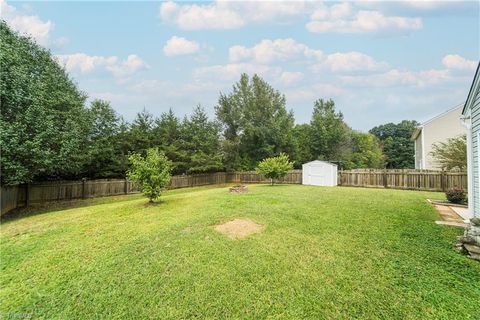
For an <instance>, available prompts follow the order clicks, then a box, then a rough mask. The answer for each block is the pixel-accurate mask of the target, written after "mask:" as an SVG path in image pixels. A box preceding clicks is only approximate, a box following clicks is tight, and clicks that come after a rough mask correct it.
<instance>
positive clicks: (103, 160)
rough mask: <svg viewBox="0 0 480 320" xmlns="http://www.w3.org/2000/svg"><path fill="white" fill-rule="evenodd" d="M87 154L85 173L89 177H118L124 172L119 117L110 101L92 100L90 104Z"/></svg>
mask: <svg viewBox="0 0 480 320" xmlns="http://www.w3.org/2000/svg"><path fill="white" fill-rule="evenodd" d="M88 111H89V118H90V121H91V131H90V133H89V148H88V149H89V156H88V163H87V167H86V173H87V176H88V177H91V178H111V177H119V176H121V175H123V173H124V172H125V170H123V169H124V166H123V165H122V158H123V157H124V156H123V153H122V149H121V144H120V143H118V142H119V141H118V139H119V137H120V135H119V134H120V130H121V128H120V126H121V123H120V118H119V117H118V115H117V113H116V112H115V110H113V108H112V107H111V106H110V103H109V102H107V101H103V100H94V101H93V102H92V104H91V106H90V109H89V110H88Z"/></svg>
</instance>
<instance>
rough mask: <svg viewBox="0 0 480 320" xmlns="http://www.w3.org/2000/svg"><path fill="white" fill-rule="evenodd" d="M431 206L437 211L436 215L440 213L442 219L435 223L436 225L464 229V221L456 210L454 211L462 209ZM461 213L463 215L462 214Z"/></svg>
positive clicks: (436, 204)
mask: <svg viewBox="0 0 480 320" xmlns="http://www.w3.org/2000/svg"><path fill="white" fill-rule="evenodd" d="M432 205H433V207H434V208H435V209H437V211H438V213H440V217H441V218H442V220H439V221H435V223H436V224H439V225H445V226H451V227H458V228H465V227H466V226H467V224H466V223H465V221H464V220H465V219H464V218H463V217H462V216H461V215H459V214H458V213H457V212H456V210H454V209H464V208H460V207H452V206H447V205H441V204H438V203H432ZM462 213H463V214H464V212H462ZM467 214H468V210H467Z"/></svg>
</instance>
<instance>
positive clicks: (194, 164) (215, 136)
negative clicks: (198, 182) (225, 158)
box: [183, 106, 223, 173]
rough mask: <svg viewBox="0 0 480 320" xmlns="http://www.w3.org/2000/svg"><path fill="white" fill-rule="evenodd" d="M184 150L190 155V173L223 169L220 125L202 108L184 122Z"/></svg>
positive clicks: (198, 107)
mask: <svg viewBox="0 0 480 320" xmlns="http://www.w3.org/2000/svg"><path fill="white" fill-rule="evenodd" d="M183 148H184V151H185V152H186V154H187V155H188V169H187V172H188V173H198V172H214V171H219V170H222V169H223V164H222V154H221V152H220V128H219V125H218V123H216V122H215V121H210V120H209V119H208V117H207V114H206V113H205V110H204V109H203V108H202V107H201V106H197V107H196V108H195V109H194V110H193V113H192V115H191V116H190V118H185V120H184V122H183Z"/></svg>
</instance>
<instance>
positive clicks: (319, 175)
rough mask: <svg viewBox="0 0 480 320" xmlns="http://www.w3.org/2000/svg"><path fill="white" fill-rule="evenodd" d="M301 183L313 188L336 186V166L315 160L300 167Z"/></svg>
mask: <svg viewBox="0 0 480 320" xmlns="http://www.w3.org/2000/svg"><path fill="white" fill-rule="evenodd" d="M302 183H303V184H308V185H313V186H328V187H334V186H336V185H337V165H336V164H334V163H330V162H326V161H320V160H315V161H311V162H307V163H304V164H303V165H302Z"/></svg>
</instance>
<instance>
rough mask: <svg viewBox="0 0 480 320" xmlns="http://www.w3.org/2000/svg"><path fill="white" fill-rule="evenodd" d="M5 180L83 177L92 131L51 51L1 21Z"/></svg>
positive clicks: (79, 95)
mask: <svg viewBox="0 0 480 320" xmlns="http://www.w3.org/2000/svg"><path fill="white" fill-rule="evenodd" d="M0 42H1V46H2V49H1V51H0V70H1V73H0V102H1V106H2V108H1V119H0V126H1V132H0V144H1V146H2V163H1V171H2V177H1V178H2V184H19V183H26V182H30V181H33V180H35V179H54V178H59V177H70V178H73V177H78V176H79V175H80V173H81V172H82V170H83V168H84V165H85V163H86V160H87V159H86V155H87V152H85V146H86V145H87V137H88V130H89V123H88V115H87V111H86V109H85V108H84V102H85V95H84V94H83V93H82V92H80V91H79V90H78V89H77V87H76V85H75V84H74V83H73V81H71V80H70V78H69V76H68V74H67V73H66V72H65V70H64V69H63V68H62V67H61V66H60V65H59V64H58V63H57V62H56V60H55V59H54V57H53V56H52V54H51V53H50V52H49V51H48V50H45V49H43V48H41V47H40V46H38V45H37V44H36V43H35V41H34V40H32V39H30V38H27V37H23V36H20V35H18V34H17V33H15V32H13V31H12V30H11V29H10V28H9V27H8V26H7V24H6V23H5V22H4V21H1V22H0Z"/></svg>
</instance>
